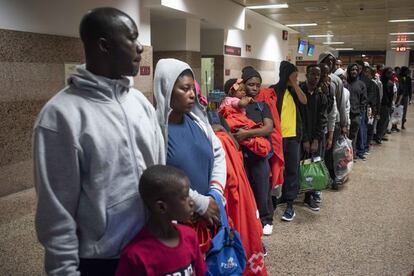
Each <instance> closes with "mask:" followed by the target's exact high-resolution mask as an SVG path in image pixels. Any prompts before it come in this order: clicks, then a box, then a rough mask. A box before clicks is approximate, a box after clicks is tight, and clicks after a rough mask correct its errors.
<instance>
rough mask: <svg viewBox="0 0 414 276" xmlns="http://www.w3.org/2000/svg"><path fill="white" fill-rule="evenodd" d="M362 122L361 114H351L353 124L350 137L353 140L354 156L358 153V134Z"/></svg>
mask: <svg viewBox="0 0 414 276" xmlns="http://www.w3.org/2000/svg"><path fill="white" fill-rule="evenodd" d="M360 124H361V116H360V115H356V116H354V115H351V126H350V128H349V139H351V140H352V150H353V152H354V156H355V155H356V151H357V149H356V145H357V136H358V130H359V125H360Z"/></svg>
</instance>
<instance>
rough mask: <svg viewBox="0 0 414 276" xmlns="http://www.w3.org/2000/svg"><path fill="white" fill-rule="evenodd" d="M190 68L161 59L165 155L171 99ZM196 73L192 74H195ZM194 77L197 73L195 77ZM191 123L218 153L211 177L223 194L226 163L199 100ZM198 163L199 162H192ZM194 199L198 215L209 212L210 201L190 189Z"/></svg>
mask: <svg viewBox="0 0 414 276" xmlns="http://www.w3.org/2000/svg"><path fill="white" fill-rule="evenodd" d="M187 69H190V70H191V68H190V66H189V65H188V64H187V63H185V62H182V61H179V60H177V59H172V58H169V59H161V60H159V61H158V63H157V65H156V68H155V73H154V96H155V100H156V102H157V109H156V113H157V119H158V123H159V124H160V127H161V130H162V134H163V136H164V141H165V144H164V147H165V152H167V148H168V118H169V116H170V114H171V112H172V108H171V107H170V102H171V95H172V91H173V88H174V84H175V82H176V80H177V78H178V76H179V75H180V74H181V73H182V72H183V71H184V70H187ZM191 72H192V70H191ZM193 75H194V73H193ZM188 115H189V116H190V117H191V119H192V120H193V121H194V122H195V123H196V124H197V125H198V126H199V127H200V128H201V129H202V130H203V131H204V132H205V133H206V135H207V138H208V139H209V140H210V142H211V145H212V150H213V153H214V164H213V170H212V173H211V181H210V184H211V186H210V188H211V189H216V190H218V191H219V192H220V193H221V194H223V191H224V188H225V186H226V175H227V172H226V159H225V153H224V150H223V148H222V145H221V142H220V140H219V139H218V138H217V137H216V135H215V134H214V132H213V129H212V128H211V126H210V124H209V122H208V117H207V113H206V111H205V109H204V107H203V106H202V105H201V104H200V103H199V101H198V100H197V101H196V102H195V104H194V106H193V109H192V111H191V112H190V113H189V114H188ZM189 161H190V162H196V161H197V160H189ZM190 196H191V197H192V199H193V200H194V205H195V211H196V212H197V213H199V214H204V213H205V212H206V211H207V208H208V204H209V200H210V198H209V197H208V196H206V195H202V194H199V193H198V192H197V191H195V190H193V189H190Z"/></svg>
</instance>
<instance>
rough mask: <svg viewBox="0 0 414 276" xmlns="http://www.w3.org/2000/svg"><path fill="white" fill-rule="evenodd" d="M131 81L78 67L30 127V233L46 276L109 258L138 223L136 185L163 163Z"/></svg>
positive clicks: (156, 134)
mask: <svg viewBox="0 0 414 276" xmlns="http://www.w3.org/2000/svg"><path fill="white" fill-rule="evenodd" d="M131 81H132V79H131V80H130V79H127V78H123V79H120V80H111V79H107V78H104V77H101V76H97V75H94V74H92V73H91V72H89V71H87V70H86V69H84V67H80V68H78V73H77V74H75V75H73V76H72V77H71V78H70V79H69V86H68V87H66V88H64V89H63V90H62V91H60V92H59V93H57V94H56V95H55V96H54V97H53V98H52V99H51V100H50V101H49V102H48V103H47V104H46V105H45V106H44V107H43V109H42V111H41V112H40V114H39V116H38V118H37V121H36V123H35V126H34V134H33V158H34V172H35V187H36V191H37V194H38V203H37V210H36V218H35V224H36V231H37V236H38V239H39V241H40V243H42V244H43V246H44V247H45V251H46V254H45V269H46V273H47V274H48V275H78V274H79V272H78V271H77V269H78V265H79V258H116V257H118V256H119V253H120V250H121V249H122V247H123V246H124V245H126V244H127V243H128V242H129V240H130V239H131V238H133V236H134V235H135V234H136V233H137V232H138V231H139V230H140V229H141V227H142V226H143V224H144V222H145V214H144V206H143V202H142V199H141V197H140V195H139V190H138V183H139V178H140V177H141V174H142V172H143V171H144V170H145V169H146V168H147V167H148V166H151V165H154V164H158V163H163V162H165V152H164V141H163V138H162V134H161V130H160V128H159V125H158V123H157V119H156V114H155V110H154V108H153V106H152V105H151V103H150V102H149V101H148V100H147V99H146V98H145V96H144V95H143V94H142V93H141V92H139V91H138V90H136V89H134V88H132V82H131Z"/></svg>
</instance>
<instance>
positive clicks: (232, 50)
mask: <svg viewBox="0 0 414 276" xmlns="http://www.w3.org/2000/svg"><path fill="white" fill-rule="evenodd" d="M224 53H225V54H226V55H233V56H241V48H240V47H233V46H228V45H224Z"/></svg>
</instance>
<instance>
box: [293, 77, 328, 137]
mask: <svg viewBox="0 0 414 276" xmlns="http://www.w3.org/2000/svg"><path fill="white" fill-rule="evenodd" d="M300 88H301V89H302V91H303V92H304V93H305V95H306V98H307V104H300V105H299V109H300V115H301V117H302V142H312V141H313V140H315V139H316V140H318V141H319V142H320V141H321V140H322V137H323V136H324V130H325V128H326V126H327V124H328V114H327V107H328V99H327V97H326V95H325V94H324V93H323V92H322V90H321V89H320V87H318V88H316V90H315V91H314V93H313V94H310V93H309V90H308V86H307V85H306V82H303V83H301V84H300Z"/></svg>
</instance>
